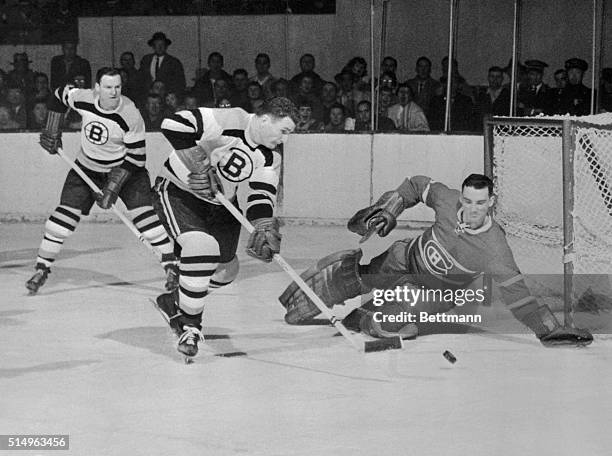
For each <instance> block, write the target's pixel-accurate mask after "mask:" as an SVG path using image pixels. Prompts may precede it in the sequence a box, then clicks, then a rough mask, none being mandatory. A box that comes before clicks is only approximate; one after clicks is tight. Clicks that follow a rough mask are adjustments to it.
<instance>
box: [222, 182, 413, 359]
mask: <svg viewBox="0 0 612 456" xmlns="http://www.w3.org/2000/svg"><path fill="white" fill-rule="evenodd" d="M215 198H216V199H217V201H219V202H220V203H221V204H223V206H225V208H226V209H227V210H228V211H230V213H231V214H232V215H233V216H234V217H235V218H236V220H238V221H239V222H240V224H241V225H242V226H243V227H244V228H246V230H247V231H248V232H249V233H252V232H253V231H255V228H254V227H253V225H251V223H250V222H249V221H248V220H247V219H246V217H245V216H244V215H242V214H241V213H240V211H239V210H238V209H237V208H236V206H234V205H233V204H232V203H230V202H229V201H228V199H227V198H226V197H225V195H223V193H221V192H216V193H215ZM273 258H274V261H276V262H277V263H278V264H279V265H280V267H281V268H283V270H284V271H285V272H286V273H287V274H289V277H291V278H292V279H293V281H294V282H295V283H296V284H297V286H298V287H300V288H301V289H302V291H303V292H304V293H305V294H306V296H308V297H309V298H310V299H311V301H312V302H313V303H314V304H315V305H316V306H317V307H318V308H319V310H320V311H321V312H322V313H323V315H325V317H327V319H328V320H329V321H330V322H331V323H332V324H333V325H334V327H335V328H336V329H337V330H338V331H340V334H342V335H343V336H344V337H345V338H346V339H347V340H348V341H349V342H350V343H351V345H352V346H353V347H355V349H357V350H358V351H360V352H366V353H368V352H374V351H382V350H388V349H397V348H403V343H402V339H401V338H400V337H399V336H395V337H389V338H385V339H377V340H373V341H366V342H365V343H362V342H361V341H360V340H359V339H358V338H357V337H355V336H354V335H353V334H351V333H350V331H349V330H348V329H346V327H345V326H344V325H343V324H342V322H341V321H340V320H338V319H337V318H336V316H335V315H334V314H333V313H332V312H331V310H330V309H329V308H328V307H327V306H326V305H325V303H324V302H323V301H322V300H321V298H319V297H318V296H317V295H316V293H315V292H314V291H312V289H311V288H310V287H309V286H308V284H307V283H306V282H304V280H303V279H302V278H301V277H300V276H299V274H298V273H297V272H295V270H294V269H293V268H292V267H291V266H290V265H289V264H288V263H287V262H286V261H285V259H284V258H283V257H282V256H280V255H279V254H278V253H276V254H274V257H273Z"/></svg>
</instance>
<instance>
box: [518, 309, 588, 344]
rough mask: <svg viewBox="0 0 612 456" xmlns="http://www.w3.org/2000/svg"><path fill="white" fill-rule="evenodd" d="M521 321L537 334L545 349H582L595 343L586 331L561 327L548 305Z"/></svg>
mask: <svg viewBox="0 0 612 456" xmlns="http://www.w3.org/2000/svg"><path fill="white" fill-rule="evenodd" d="M521 321H522V322H523V323H524V324H525V326H527V327H529V328H530V329H531V330H532V331H533V332H534V333H535V334H536V336H537V337H538V339H540V342H542V345H544V346H545V347H557V346H563V345H566V346H567V345H573V346H575V347H581V346H584V345H589V344H590V343H591V342H593V336H592V335H591V333H590V332H589V331H587V330H586V329H578V328H571V327H565V326H561V325H560V324H559V321H558V320H557V317H555V315H554V314H553V313H552V311H551V310H550V307H548V306H547V305H540V306H538V308H537V309H536V310H534V311H533V312H531V313H529V314H527V315H525V316H523V317H522V318H521Z"/></svg>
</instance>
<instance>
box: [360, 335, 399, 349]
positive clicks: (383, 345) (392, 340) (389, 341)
mask: <svg viewBox="0 0 612 456" xmlns="http://www.w3.org/2000/svg"><path fill="white" fill-rule="evenodd" d="M402 348H404V343H403V342H402V338H401V337H400V336H393V337H385V338H382V339H376V340H368V341H366V342H365V344H364V352H366V353H371V352H378V351H385V350H401V349H402Z"/></svg>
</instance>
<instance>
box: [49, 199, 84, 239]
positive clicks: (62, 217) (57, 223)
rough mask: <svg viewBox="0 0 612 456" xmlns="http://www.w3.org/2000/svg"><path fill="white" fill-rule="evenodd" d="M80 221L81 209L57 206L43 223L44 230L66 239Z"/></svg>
mask: <svg viewBox="0 0 612 456" xmlns="http://www.w3.org/2000/svg"><path fill="white" fill-rule="evenodd" d="M80 221H81V211H80V210H79V209H75V208H73V207H68V206H64V205H60V206H57V208H55V210H54V211H53V213H52V214H51V215H50V216H49V218H48V219H47V222H46V223H45V232H46V233H49V234H50V235H51V236H53V237H55V238H58V239H66V238H67V237H68V236H70V235H71V234H72V233H74V230H75V229H76V227H77V225H78V224H79V222H80Z"/></svg>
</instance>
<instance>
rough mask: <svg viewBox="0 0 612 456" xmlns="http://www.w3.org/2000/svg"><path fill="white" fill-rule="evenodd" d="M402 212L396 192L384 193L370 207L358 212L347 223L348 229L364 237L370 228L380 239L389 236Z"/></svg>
mask: <svg viewBox="0 0 612 456" xmlns="http://www.w3.org/2000/svg"><path fill="white" fill-rule="evenodd" d="M403 210H404V200H403V199H402V197H401V196H400V194H399V193H397V192H396V191H391V192H385V193H383V195H382V196H381V197H380V198H379V199H378V201H377V202H376V203H375V204H374V205H373V206H370V207H366V208H365V209H361V210H360V211H358V212H357V213H356V214H355V215H353V217H352V218H351V219H350V220H349V222H348V229H349V231H352V232H353V233H357V234H360V235H361V236H364V235H366V234H368V231H369V230H370V229H372V227H378V228H377V229H376V231H377V232H378V235H379V236H381V237H384V236H386V235H387V234H389V233H390V232H391V231H392V230H393V228H395V226H396V225H397V217H398V216H399V215H400V214H401V213H402V211H403Z"/></svg>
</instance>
